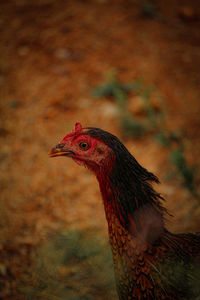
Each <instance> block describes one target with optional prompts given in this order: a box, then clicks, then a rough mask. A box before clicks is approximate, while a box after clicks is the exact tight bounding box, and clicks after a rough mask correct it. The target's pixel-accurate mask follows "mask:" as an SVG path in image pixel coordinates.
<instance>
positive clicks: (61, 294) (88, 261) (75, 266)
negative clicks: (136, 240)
mask: <svg viewBox="0 0 200 300" xmlns="http://www.w3.org/2000/svg"><path fill="white" fill-rule="evenodd" d="M33 267H34V269H33V270H29V273H28V274H27V278H24V283H21V286H22V291H23V293H25V295H26V296H27V299H29V300H31V299H44V300H45V299H48V300H49V299H52V300H54V299H55V300H58V299H59V300H63V299H67V300H94V299H109V300H111V299H116V294H115V283H114V275H113V266H112V256H111V250H110V247H109V245H108V243H105V241H103V240H102V239H101V238H100V237H98V236H97V234H96V233H93V232H91V231H89V230H88V231H84V232H83V231H67V232H62V233H60V232H58V233H54V234H51V235H50V236H49V237H48V238H47V240H46V242H45V243H44V244H43V245H42V246H41V247H40V248H39V249H38V250H37V253H35V254H34V257H33ZM30 271H32V272H30Z"/></svg>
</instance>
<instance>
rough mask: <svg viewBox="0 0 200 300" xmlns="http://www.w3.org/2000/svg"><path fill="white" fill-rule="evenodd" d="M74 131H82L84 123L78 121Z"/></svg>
mask: <svg viewBox="0 0 200 300" xmlns="http://www.w3.org/2000/svg"><path fill="white" fill-rule="evenodd" d="M74 131H75V132H80V131H82V125H81V123H80V122H76V124H75V126H74Z"/></svg>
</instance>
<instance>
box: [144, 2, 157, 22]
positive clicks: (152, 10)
mask: <svg viewBox="0 0 200 300" xmlns="http://www.w3.org/2000/svg"><path fill="white" fill-rule="evenodd" d="M140 9H141V15H142V16H143V17H145V18H149V19H154V18H155V17H157V15H158V10H157V7H156V6H155V4H154V3H153V2H151V1H145V2H142V3H141V4H140Z"/></svg>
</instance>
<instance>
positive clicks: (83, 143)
mask: <svg viewBox="0 0 200 300" xmlns="http://www.w3.org/2000/svg"><path fill="white" fill-rule="evenodd" d="M92 129H95V128H82V125H81V123H79V122H77V123H76V124H75V126H74V130H73V131H72V132H70V133H68V134H67V135H66V136H65V137H64V138H63V139H62V140H61V141H60V143H58V144H57V145H56V146H55V147H54V148H52V149H51V151H50V153H49V156H50V157H57V156H67V157H71V158H72V159H73V160H74V161H75V162H76V163H78V164H79V165H85V166H87V167H88V168H89V169H92V170H93V171H97V170H98V169H99V168H100V167H102V166H105V165H106V166H108V165H110V164H109V163H108V161H112V159H111V158H112V156H113V155H112V149H111V148H110V147H109V146H108V145H107V144H106V143H105V142H104V141H102V140H101V139H98V138H96V137H93V136H91V135H90V132H91V130H92Z"/></svg>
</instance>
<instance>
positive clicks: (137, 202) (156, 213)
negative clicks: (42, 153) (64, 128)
mask: <svg viewBox="0 0 200 300" xmlns="http://www.w3.org/2000/svg"><path fill="white" fill-rule="evenodd" d="M50 156H52V157H54V156H70V157H72V159H74V160H75V161H76V162H77V163H78V164H82V165H85V166H86V167H87V168H88V169H90V170H91V171H93V172H94V173H95V175H96V177H97V179H98V182H99V186H100V191H101V194H102V198H103V203H104V207H105V214H106V219H107V222H108V232H109V239H110V244H111V249H112V255H113V262H114V271H115V277H116V285H117V291H118V295H119V299H120V300H129V299H130V300H132V299H135V300H143V299H148V300H154V299H165V300H172V299H173V300H175V299H176V300H179V299H180V300H182V299H185V300H186V299H188V300H198V299H200V288H199V283H200V271H199V268H200V235H199V234H190V233H188V234H172V233H170V232H169V231H167V229H166V228H165V222H164V221H165V216H166V215H167V214H168V212H167V211H166V209H165V208H164V207H163V206H162V200H163V198H162V196H161V195H160V194H159V193H157V192H156V191H155V190H154V189H153V187H152V185H151V183H152V182H156V183H158V182H159V181H158V179H157V177H156V176H155V175H153V174H152V173H151V172H148V171H147V170H146V169H145V168H143V167H142V166H141V165H140V164H139V163H138V162H137V161H136V160H135V158H134V157H133V156H132V155H131V154H130V153H129V151H128V150H127V149H126V147H125V146H124V145H123V144H122V143H121V142H120V141H119V140H118V138H117V137H115V136H114V135H112V134H110V133H108V132H106V131H103V130H101V129H98V128H85V129H83V128H82V126H81V124H80V123H76V125H75V129H74V131H73V132H72V133H69V134H68V135H66V136H65V137H64V138H63V140H62V141H61V142H60V143H59V144H58V145H57V146H56V147H55V148H53V149H52V150H51V152H50Z"/></svg>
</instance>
